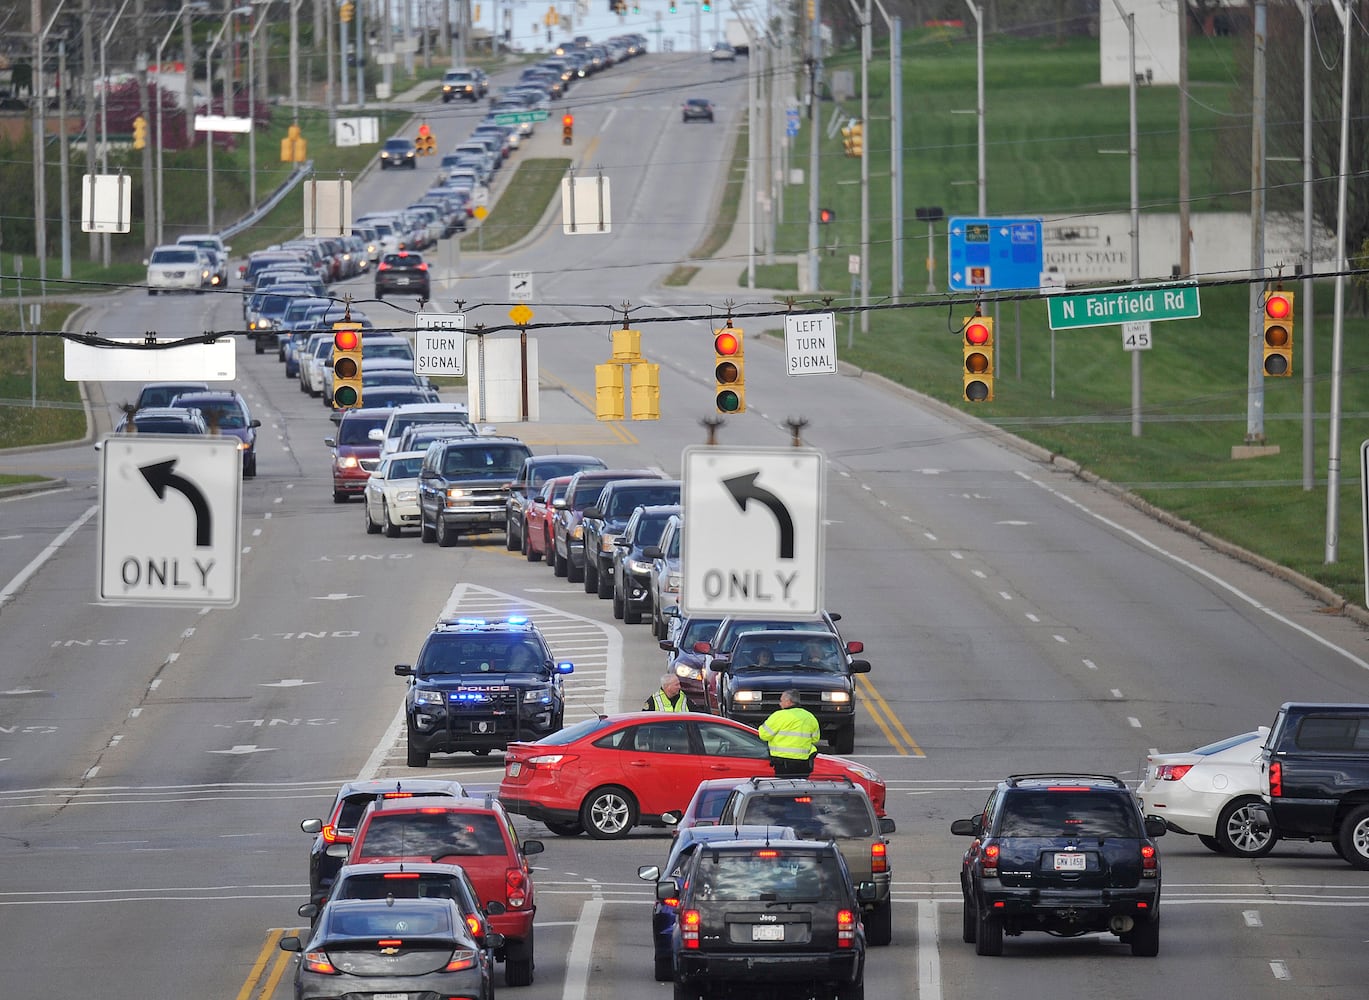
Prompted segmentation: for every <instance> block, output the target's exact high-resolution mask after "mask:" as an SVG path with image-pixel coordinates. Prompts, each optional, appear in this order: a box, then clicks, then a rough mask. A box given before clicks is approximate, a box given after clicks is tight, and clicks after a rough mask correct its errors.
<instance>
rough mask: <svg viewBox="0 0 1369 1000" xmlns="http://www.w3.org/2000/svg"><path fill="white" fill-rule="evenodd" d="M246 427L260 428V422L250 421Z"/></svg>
mask: <svg viewBox="0 0 1369 1000" xmlns="http://www.w3.org/2000/svg"><path fill="white" fill-rule="evenodd" d="M247 426H248V427H260V426H261V421H260V420H253V421H252V422H251V423H250V424H248V425H247Z"/></svg>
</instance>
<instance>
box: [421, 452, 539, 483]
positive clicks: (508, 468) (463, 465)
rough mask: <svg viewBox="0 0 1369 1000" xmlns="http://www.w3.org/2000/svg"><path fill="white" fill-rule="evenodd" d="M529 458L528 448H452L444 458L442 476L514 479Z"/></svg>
mask: <svg viewBox="0 0 1369 1000" xmlns="http://www.w3.org/2000/svg"><path fill="white" fill-rule="evenodd" d="M527 457H528V450H527V448H526V447H521V448H519V447H515V446H513V445H479V446H476V447H460V448H451V449H449V450H448V451H447V454H446V455H445V456H443V459H442V474H443V475H444V476H449V477H450V476H467V477H470V478H472V479H501V478H502V479H513V477H514V476H515V475H517V473H518V467H519V466H520V465H522V464H523V459H525V458H527Z"/></svg>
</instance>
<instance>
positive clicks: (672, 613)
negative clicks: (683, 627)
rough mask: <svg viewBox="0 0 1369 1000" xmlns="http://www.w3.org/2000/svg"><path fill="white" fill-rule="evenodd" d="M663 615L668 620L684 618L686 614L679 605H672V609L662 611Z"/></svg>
mask: <svg viewBox="0 0 1369 1000" xmlns="http://www.w3.org/2000/svg"><path fill="white" fill-rule="evenodd" d="M661 614H663V615H665V616H666V617H667V618H683V617H684V612H683V611H681V610H680V606H679V605H678V604H672V605H671V606H670V607H668V608H665V609H663V610H662V611H661Z"/></svg>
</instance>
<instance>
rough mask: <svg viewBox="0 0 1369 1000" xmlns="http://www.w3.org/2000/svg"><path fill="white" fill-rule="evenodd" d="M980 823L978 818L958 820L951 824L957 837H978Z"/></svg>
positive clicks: (952, 830)
mask: <svg viewBox="0 0 1369 1000" xmlns="http://www.w3.org/2000/svg"><path fill="white" fill-rule="evenodd" d="M980 822H982V821H981V820H980V818H979V817H978V816H976V817H975V818H974V819H958V820H956V821H954V822H953V823H952V824H951V833H953V834H955V835H956V836H957V837H978V836H979V824H980Z"/></svg>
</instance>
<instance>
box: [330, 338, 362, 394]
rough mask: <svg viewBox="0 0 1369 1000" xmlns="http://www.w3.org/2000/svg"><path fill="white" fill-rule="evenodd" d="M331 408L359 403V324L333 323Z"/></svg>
mask: <svg viewBox="0 0 1369 1000" xmlns="http://www.w3.org/2000/svg"><path fill="white" fill-rule="evenodd" d="M332 365H333V409H335V410H351V409H355V408H356V407H358V406H360V405H361V324H360V323H350V322H345V321H344V322H338V323H334V324H333V361H332Z"/></svg>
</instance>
